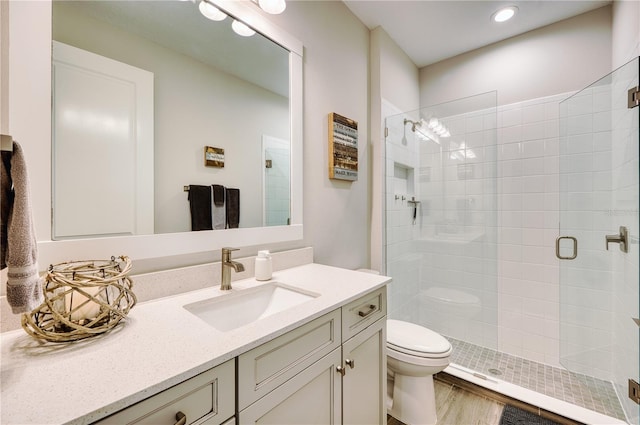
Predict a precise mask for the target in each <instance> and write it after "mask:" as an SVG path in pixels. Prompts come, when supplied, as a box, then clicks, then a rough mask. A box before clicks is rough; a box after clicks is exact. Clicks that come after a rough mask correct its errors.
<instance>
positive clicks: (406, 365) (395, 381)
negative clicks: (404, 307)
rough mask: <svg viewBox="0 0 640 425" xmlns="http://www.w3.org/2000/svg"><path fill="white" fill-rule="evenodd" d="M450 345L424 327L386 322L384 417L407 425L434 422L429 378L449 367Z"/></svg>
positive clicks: (433, 403) (433, 407) (428, 424)
mask: <svg viewBox="0 0 640 425" xmlns="http://www.w3.org/2000/svg"><path fill="white" fill-rule="evenodd" d="M450 354H451V344H450V343H449V341H447V340H446V339H445V338H444V337H443V336H442V335H440V334H438V333H436V332H433V331H432V330H429V329H427V328H425V327H422V326H419V325H416V324H413V323H409V322H403V321H400V320H393V319H389V320H387V371H388V373H387V376H388V379H387V393H388V396H389V397H390V399H389V400H388V402H387V413H389V414H390V415H391V416H393V417H394V418H396V419H397V420H399V421H401V422H403V423H405V424H407V425H423V424H424V425H433V424H435V423H436V422H437V420H438V418H437V416H436V399H435V392H434V388H433V375H434V374H436V373H438V372H441V371H442V370H444V368H446V367H447V366H448V365H449V356H450Z"/></svg>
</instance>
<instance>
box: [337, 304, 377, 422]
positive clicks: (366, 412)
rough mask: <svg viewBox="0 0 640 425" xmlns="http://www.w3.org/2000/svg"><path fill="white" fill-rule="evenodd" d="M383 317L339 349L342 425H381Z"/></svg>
mask: <svg viewBox="0 0 640 425" xmlns="http://www.w3.org/2000/svg"><path fill="white" fill-rule="evenodd" d="M386 340H387V338H386V317H384V318H382V319H380V320H378V321H377V322H375V323H374V324H372V325H371V326H369V327H367V328H366V329H365V330H363V331H362V332H360V333H358V334H356V335H355V336H354V337H353V338H351V339H349V340H348V341H346V342H345V343H344V344H343V345H342V357H343V359H344V367H345V369H346V372H345V375H344V377H343V378H342V403H343V405H342V414H343V423H344V424H367V425H370V424H384V423H387V419H386V406H385V397H386V394H387V389H386V387H387V354H386Z"/></svg>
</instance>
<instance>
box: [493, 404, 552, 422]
mask: <svg viewBox="0 0 640 425" xmlns="http://www.w3.org/2000/svg"><path fill="white" fill-rule="evenodd" d="M500 425H560V424H558V423H557V422H554V421H552V420H551V419H546V418H543V417H542V416H538V415H536V414H535V413H531V412H527V411H526V410H522V409H519V408H517V407H514V406H511V405H508V404H507V405H506V406H504V410H503V411H502V417H501V418H500Z"/></svg>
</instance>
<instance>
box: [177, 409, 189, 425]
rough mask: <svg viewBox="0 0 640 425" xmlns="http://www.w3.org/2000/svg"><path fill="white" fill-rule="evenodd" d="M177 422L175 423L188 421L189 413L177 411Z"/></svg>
mask: <svg viewBox="0 0 640 425" xmlns="http://www.w3.org/2000/svg"><path fill="white" fill-rule="evenodd" d="M176 421H178V422H176V424H175V425H185V424H186V423H187V415H185V414H184V413H182V412H178V413H176Z"/></svg>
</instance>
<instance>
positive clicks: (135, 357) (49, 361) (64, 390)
mask: <svg viewBox="0 0 640 425" xmlns="http://www.w3.org/2000/svg"><path fill="white" fill-rule="evenodd" d="M390 280H391V279H390V278H388V277H386V276H377V275H372V274H367V273H360V272H354V271H350V270H345V269H339V268H335V267H329V266H323V265H319V264H307V265H304V266H300V267H294V268H291V269H287V270H283V271H278V272H275V273H274V274H273V279H272V280H271V281H277V282H281V283H283V284H287V285H290V286H294V287H298V288H301V289H303V290H307V291H311V292H315V293H318V294H320V296H319V297H317V298H314V299H312V300H309V301H307V302H305V303H303V304H300V305H298V306H295V307H292V308H290V309H288V310H285V311H282V312H280V313H276V314H274V315H273V316H269V317H266V318H264V319H261V320H260V321H257V322H255V323H252V324H249V325H246V326H243V327H240V328H237V329H235V330H231V331H228V332H224V333H223V332H219V331H217V330H215V329H214V328H212V327H211V326H209V325H207V324H206V323H205V322H204V321H202V320H200V319H199V318H198V317H196V316H194V315H193V314H191V313H189V312H188V311H187V310H185V309H184V308H182V306H184V305H186V304H189V303H192V302H195V301H199V300H203V299H208V298H211V297H216V296H221V295H224V294H227V293H228V291H225V292H222V291H220V289H219V287H216V288H213V287H212V288H208V289H203V290H199V291H193V292H188V293H184V294H181V295H176V296H173V297H168V298H162V299H159V300H155V301H150V302H147V303H143V304H138V305H136V306H135V307H134V308H133V309H132V310H131V311H130V313H129V316H128V317H127V319H126V322H125V323H124V325H119V326H118V327H117V328H116V329H114V330H113V331H111V332H109V333H107V334H105V335H102V336H99V337H95V338H89V339H87V340H84V341H78V342H75V343H68V344H67V343H63V344H60V343H46V344H41V343H40V342H38V341H37V340H36V339H35V338H32V337H30V336H29V335H27V334H26V333H25V332H24V331H23V330H17V331H11V332H6V333H3V334H0V344H1V349H2V354H1V357H0V362H1V366H2V368H1V370H2V372H1V375H0V423H2V424H7V425H8V424H39V425H40V424H62V423H74V424H75V423H77V424H86V423H91V422H93V421H96V420H98V419H100V418H103V417H106V416H108V415H110V414H112V413H115V412H117V411H119V410H121V409H123V408H125V407H127V406H130V405H132V404H134V403H136V402H138V401H140V400H143V399H145V398H147V397H149V396H151V395H154V394H156V393H158V392H160V391H162V390H165V389H167V388H169V387H171V386H173V385H175V384H178V383H180V382H182V381H184V380H186V379H189V378H191V377H193V376H195V375H197V374H199V373H201V372H204V371H206V370H208V369H210V368H212V367H214V366H216V365H218V364H221V363H223V362H224V361H226V360H229V359H231V358H233V357H236V356H237V355H239V354H241V353H243V352H246V351H248V350H250V349H251V348H254V347H256V346H258V345H260V344H262V343H264V342H266V341H268V340H270V339H273V338H274V337H276V336H279V335H281V334H284V333H286V332H287V331H289V330H291V329H294V328H296V327H298V326H300V325H301V324H303V323H306V322H308V321H310V320H312V319H315V318H317V317H319V316H321V315H323V314H325V313H327V312H329V311H331V310H333V309H335V308H337V307H340V306H342V305H344V304H346V303H348V302H350V301H352V300H354V299H356V298H358V297H359V296H360V295H363V294H364V293H366V292H369V291H372V290H374V289H377V288H379V287H382V286H384V285H386V284H387V283H388V282H389V281H390ZM263 283H265V282H258V281H256V280H255V279H245V280H240V281H235V282H233V287H234V290H240V289H244V288H249V287H253V286H256V285H260V284H263ZM134 291H135V287H134Z"/></svg>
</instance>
